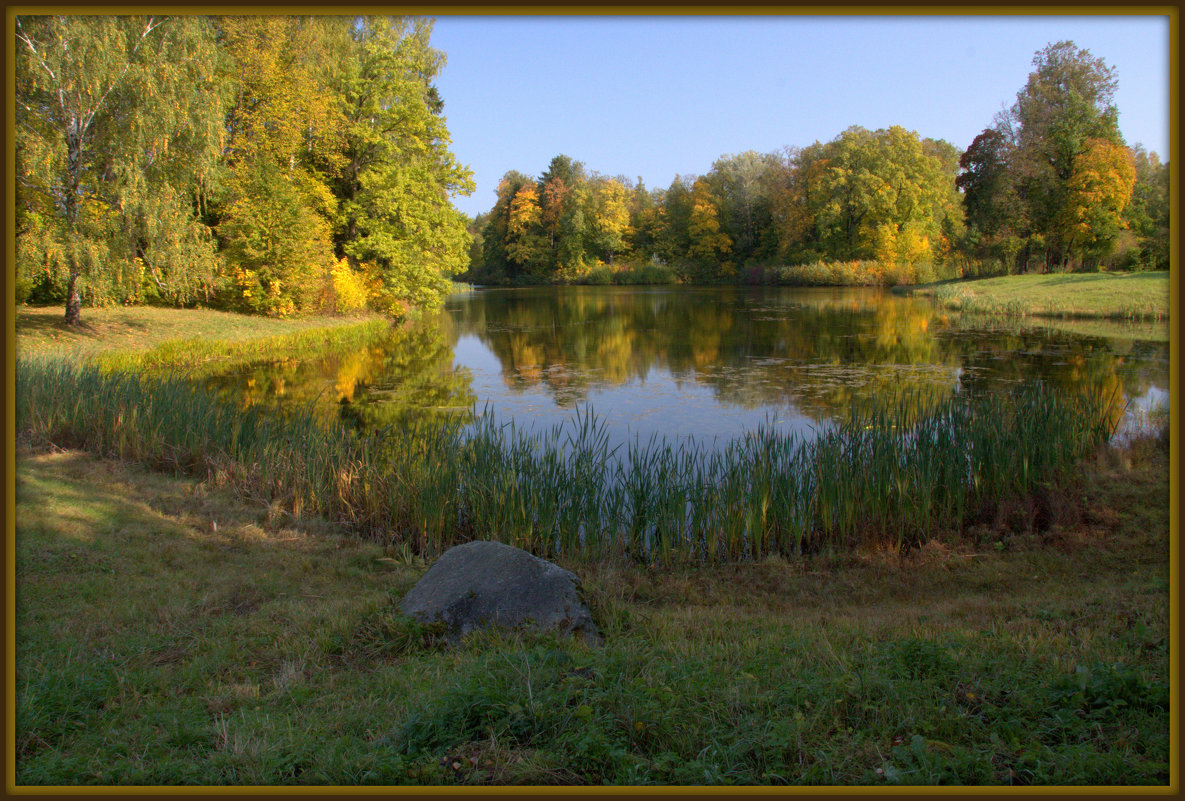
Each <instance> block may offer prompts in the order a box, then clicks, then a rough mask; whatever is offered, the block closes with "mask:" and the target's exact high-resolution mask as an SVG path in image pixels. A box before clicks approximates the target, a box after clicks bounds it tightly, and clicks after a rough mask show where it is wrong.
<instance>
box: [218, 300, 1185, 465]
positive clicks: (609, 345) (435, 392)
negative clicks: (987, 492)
mask: <svg viewBox="0 0 1185 801" xmlns="http://www.w3.org/2000/svg"><path fill="white" fill-rule="evenodd" d="M1067 328H1069V329H1074V330H1066V329H1067ZM1166 328H1167V324H1166ZM1083 331H1085V333H1083ZM1146 331H1147V327H1144V328H1143V329H1133V328H1130V327H1125V326H1121V325H1118V324H1111V325H1089V326H1083V325H1081V324H1079V325H1065V326H1061V327H1052V328H1050V327H1037V326H1034V325H1032V324H1031V323H1030V324H1028V325H1024V326H1022V325H1018V324H1016V323H1003V322H1001V321H999V320H988V319H985V318H975V319H972V318H964V317H961V316H959V315H958V314H949V313H946V312H943V311H941V310H938V309H936V308H935V307H934V306H933V305H932V304H931V303H930V302H929V301H927V300H925V299H914V298H906V297H898V296H895V295H893V294H891V293H888V292H884V291H881V290H864V289H857V290H853V289H843V290H834V289H787V288H771V289H738V288H685V287H678V288H673V287H672V288H668V287H663V288H627V287H540V288H527V289H489V290H477V291H474V292H470V293H467V294H463V295H457V296H454V297H453V298H451V299H450V300H449V302H448V303H447V304H446V308H445V310H444V311H443V312H442V313H441V314H440V316H439V318H438V319H432V320H426V321H424V322H422V323H420V324H417V325H415V326H405V327H403V328H399V329H394V330H392V331H391V332H390V334H389V335H387V336H386V337H383V338H381V339H379V340H377V341H375V342H372V343H371V344H370V345H368V346H367V347H365V348H360V349H355V350H350V351H346V352H328V353H322V354H317V353H310V354H309V355H308V358H307V359H303V360H299V361H291V362H286V363H283V364H279V365H261V366H257V367H253V368H251V369H248V370H243V371H239V372H236V373H234V374H232V375H224V376H219V377H217V378H214V379H210V384H211V385H212V386H215V387H217V388H219V389H220V390H221V391H223V392H226V393H228V394H231V395H232V396H234V397H236V398H237V399H239V400H240V401H241V402H242V403H244V404H247V403H256V402H261V401H269V400H280V401H282V402H287V403H299V404H314V405H315V406H316V407H317V408H318V409H320V410H321V411H322V413H323V414H325V415H336V416H341V417H343V418H346V419H349V420H352V421H355V422H357V423H358V424H360V425H363V426H383V425H391V424H397V423H400V422H401V421H404V420H407V419H410V418H413V417H423V416H429V417H440V416H450V415H456V414H461V413H464V412H467V411H468V410H469V409H471V408H476V409H477V411H478V412H481V411H483V410H485V411H488V412H489V413H492V414H494V415H496V417H497V418H498V419H499V420H507V419H511V418H513V419H514V420H515V422H516V424H517V425H519V426H530V425H535V426H548V427H549V426H551V425H554V424H557V423H562V422H563V421H565V420H568V419H570V418H571V417H572V416H573V413H574V411H575V410H576V409H577V408H580V409H584V408H587V407H591V408H592V409H593V410H594V411H595V412H596V414H597V416H598V417H599V418H601V419H603V420H604V421H605V423H606V425H607V428H608V431H609V434H610V437H611V440H612V441H613V442H614V443H620V442H623V441H626V440H632V439H634V438H641V439H642V440H648V439H649V438H650V437H652V436H658V437H664V436H665V437H668V438H675V437H684V436H695V437H696V438H697V439H702V440H711V439H713V438H715V439H717V440H718V441H719V440H724V439H731V438H733V437H735V436H738V435H740V434H742V433H743V432H744V431H746V430H750V429H753V428H755V427H756V426H757V425H759V424H761V423H762V422H767V423H769V424H770V425H773V426H776V427H777V428H779V429H781V430H794V431H800V432H802V433H809V432H810V431H811V430H813V429H816V428H818V427H820V426H825V425H827V424H828V421H829V420H830V419H831V417H832V416H833V415H836V414H837V413H842V412H843V410H844V409H846V408H847V407H848V406H850V405H851V404H852V403H856V402H860V401H864V400H874V399H877V398H882V397H886V396H890V395H891V396H893V397H897V396H899V395H900V394H901V393H905V394H906V396H907V397H912V398H925V397H944V396H949V395H950V394H952V393H956V392H967V391H992V390H996V389H999V388H1001V387H1006V386H1008V385H1009V384H1013V383H1016V382H1024V381H1031V380H1034V379H1041V380H1044V381H1046V382H1047V383H1050V384H1053V385H1055V386H1059V387H1064V388H1065V389H1066V390H1068V391H1072V390H1076V389H1078V388H1081V387H1084V386H1086V385H1090V384H1095V383H1098V384H1101V385H1102V386H1103V387H1104V388H1105V390H1106V391H1107V392H1108V394H1111V393H1114V394H1115V397H1116V412H1115V414H1116V419H1117V420H1118V419H1119V415H1120V414H1121V412H1122V410H1123V408H1125V407H1127V408H1128V410H1129V411H1128V416H1129V419H1131V418H1132V409H1144V408H1148V407H1150V406H1153V405H1157V404H1163V405H1165V406H1167V403H1168V377H1169V351H1168V345H1167V343H1166V342H1163V341H1161V342H1155V341H1148V340H1145V339H1141V338H1140V336H1141V335H1145V336H1146ZM1129 401H1130V402H1131V404H1130V405H1129V403H1128V402H1129Z"/></svg>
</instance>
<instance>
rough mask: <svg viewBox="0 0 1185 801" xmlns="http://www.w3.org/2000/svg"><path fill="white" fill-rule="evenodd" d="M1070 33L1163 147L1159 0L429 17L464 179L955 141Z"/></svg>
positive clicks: (657, 175)
mask: <svg viewBox="0 0 1185 801" xmlns="http://www.w3.org/2000/svg"><path fill="white" fill-rule="evenodd" d="M1062 39H1069V40H1072V41H1074V42H1075V43H1076V44H1077V45H1078V46H1079V47H1083V48H1086V49H1087V50H1089V51H1090V52H1091V53H1092V54H1093V55H1094V56H1097V57H1101V58H1103V59H1104V60H1105V61H1106V62H1107V63H1108V64H1109V65H1111V66H1113V67H1115V68H1116V71H1117V74H1118V78H1119V89H1118V92H1117V94H1116V105H1117V106H1118V108H1119V114H1120V116H1119V125H1120V129H1121V130H1122V131H1123V134H1124V138H1125V139H1126V140H1127V142H1128V144H1135V143H1137V142H1139V143H1142V144H1143V145H1144V146H1145V147H1146V148H1148V149H1149V150H1154V151H1156V152H1157V153H1159V154H1160V155H1161V158H1162V160H1167V159H1168V158H1169V141H1170V129H1169V91H1170V85H1169V21H1168V17H1167V16H1134V15H1133V16H1108V17H1104V16H1056V17H1046V16H1011V17H976V16H941V17H939V16H918V17H909V16H875V17H863V16H833V17H809V16H770V15H765V16H732V17H721V16H713V17H706V16H695V17H688V16H548V17H528V16H449V15H445V14H443V13H441V14H438V15H437V16H436V26H435V29H434V32H433V35H432V44H433V46H434V47H436V48H437V49H440V50H443V51H444V52H445V53H446V54H447V55H448V65H447V66H446V67H445V69H444V72H443V74H442V75H441V76H440V78H439V80H438V81H437V85H438V87H439V89H440V93H441V96H442V97H443V98H444V101H445V114H446V116H447V118H448V127H449V131H450V133H451V135H452V138H453V152H454V153H455V154H456V156H457V158H458V160H459V161H460V162H461V163H463V164H466V165H468V166H469V167H470V168H471V169H472V170H473V172H474V177H475V179H476V182H477V191H476V192H474V193H473V195H472V196H470V197H468V198H466V197H458V198H455V202H456V204H457V206H458V208H460V209H461V210H463V211H465V212H466V213H467V214H470V215H475V214H477V213H478V212H482V211H487V210H489V208H490V207H491V206H492V205H493V203H494V199H495V196H494V190H495V187H496V186H497V184H498V181H499V180H500V179H501V177H502V175H503V174H504V173H506V172H507V171H508V170H511V169H516V170H519V171H521V172H523V173H526V174H528V175H535V176H538V175H539V174H540V173H541V172H543V171H544V170H545V169H546V168H547V164H548V162H549V161H550V160H551V158H552V157H553V156H555V155H557V154H560V153H564V154H566V155H569V156H571V157H572V158H574V159H576V160H578V161H582V162H584V163H585V165H586V167H587V168H588V169H589V170H595V171H597V172H600V173H604V174H606V175H625V176H627V177H629V178H631V179H637V178H638V177H641V178H642V179H643V180H644V181H645V183H646V185H647V186H648V187H651V188H655V187H664V188H665V187H666V186H669V185H670V182H671V180H672V179H674V177H675V176H676V175H678V174H682V175H689V174H703V173H706V172H708V171H709V170H710V169H711V166H712V162H713V161H715V160H716V159H717V158H719V157H720V156H722V155H725V154H730V153H739V152H742V151H745V150H756V151H758V152H762V153H768V152H773V151H776V150H780V149H781V148H782V147H784V146H787V145H790V146H800V147H801V146H805V145H809V144H811V143H813V142H815V141H823V142H826V141H830V140H831V139H834V138H835V137H836V136H838V135H839V133H840V132H842V131H843V130H844V129H845V128H847V127H849V126H852V125H862V126H864V127H865V128H869V129H877V128H885V127H888V126H890V125H901V126H903V127H905V128H907V129H909V130H913V131H917V133H918V134H919V135H920V136H923V137H930V138H933V139H945V140H947V141H948V142H950V143H952V144H954V145H956V146H957V147H958V148H959V149H960V150H962V149H965V148H966V147H967V146H968V145H969V144H971V141H972V139H974V138H975V136H976V135H977V134H978V133H979V132H980V131H982V130H983V129H984V128H986V127H987V126H989V125H990V124H991V122H992V118H993V116H994V115H995V114H996V112H998V111H999V110H1000V109H1001V108H1002V107H1004V106H1006V105H1011V104H1012V102H1013V101H1014V100H1015V99H1016V93H1017V91H1018V90H1020V89H1021V87H1023V86H1024V84H1025V81H1026V80H1027V78H1028V75H1029V73H1030V72H1031V71H1032V69H1033V65H1032V60H1033V56H1034V54H1035V53H1036V52H1037V51H1038V50H1040V49H1042V48H1043V47H1045V45H1047V44H1049V43H1052V42H1056V41H1059V40H1062Z"/></svg>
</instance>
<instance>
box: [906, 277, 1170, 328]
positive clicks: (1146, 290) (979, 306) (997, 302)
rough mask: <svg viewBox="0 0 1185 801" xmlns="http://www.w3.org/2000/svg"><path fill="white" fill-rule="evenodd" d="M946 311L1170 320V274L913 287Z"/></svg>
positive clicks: (1007, 279)
mask: <svg viewBox="0 0 1185 801" xmlns="http://www.w3.org/2000/svg"><path fill="white" fill-rule="evenodd" d="M902 291H907V292H911V293H913V294H917V295H922V296H928V297H933V298H934V299H935V300H936V301H938V302H939V303H940V304H942V305H943V306H945V307H946V308H950V309H957V310H961V311H965V312H973V313H984V314H1004V315H1013V316H1030V315H1031V316H1038V317H1066V318H1075V317H1081V318H1107V319H1115V320H1164V321H1166V322H1167V320H1168V319H1169V273H1167V272H1147V273H1088V274H1074V273H1065V274H1062V273H1055V274H1049V275H1009V276H1002V277H998V278H983V279H977V280H972V281H952V282H946V283H941V284H933V285H930V286H917V287H913V288H911V289H903V290H902Z"/></svg>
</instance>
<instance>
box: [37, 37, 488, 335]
mask: <svg viewBox="0 0 1185 801" xmlns="http://www.w3.org/2000/svg"><path fill="white" fill-rule="evenodd" d="M431 32H432V23H431V22H430V21H428V20H423V19H406V18H396V17H319V16H318V17H300V16H237V17H200V16H176V17H173V16H68V15H27V16H26V15H22V16H20V17H18V18H17V20H16V46H17V47H16V50H17V92H16V94H17V103H16V106H17V108H16V111H17V115H16V116H17V164H18V169H17V173H18V187H17V218H18V229H17V238H18V242H17V245H18V265H17V274H18V284H19V287H20V293H21V294H22V295H24V296H33V297H35V298H37V299H42V300H58V301H61V300H65V301H66V306H67V315H66V316H67V320H68V321H70V322H77V321H78V319H79V314H80V311H79V310H80V308H81V305H82V303H83V300H84V299H85V300H86V301H87V302H90V303H103V302H112V301H114V302H138V301H142V300H158V301H162V302H168V303H175V304H187V303H193V302H197V301H201V302H205V303H212V304H218V305H222V306H224V307H228V308H233V309H240V310H246V311H256V312H262V313H266V314H272V315H287V314H292V313H298V312H301V311H306V310H314V309H316V310H323V311H337V310H345V309H346V308H355V307H357V305H358V302H359V298H364V302H365V303H368V304H369V305H371V306H373V307H375V308H378V309H382V310H387V311H402V310H406V309H409V308H411V307H426V306H432V305H435V304H438V303H439V302H440V301H441V300H442V298H443V297H444V295H445V293H446V292H447V290H448V286H449V279H450V278H451V277H452V276H454V275H456V274H457V273H458V272H460V271H461V270H463V269H464V268H465V266H466V265H467V263H468V250H469V244H470V235H469V234H468V232H467V230H466V227H467V225H468V222H469V221H468V219H467V218H466V217H465V216H464V215H463V214H461V213H460V212H459V211H458V210H457V209H456V208H455V207H454V206H453V205H452V202H451V198H452V197H453V196H455V195H457V194H468V193H470V192H472V190H473V179H472V174H471V173H470V171H469V170H468V169H467V168H466V167H464V166H462V165H460V164H459V163H458V162H457V160H456V158H455V157H454V156H453V154H452V153H451V151H450V149H449V147H450V138H449V134H448V130H447V127H446V122H445V117H444V114H443V102H442V100H441V98H440V96H439V93H438V92H437V90H436V88H435V86H434V83H433V82H434V80H435V79H436V77H437V76H438V75H439V72H440V70H441V69H442V67H443V66H444V61H445V58H444V54H443V53H441V52H440V51H438V50H435V49H434V48H432V47H431V45H430V37H431Z"/></svg>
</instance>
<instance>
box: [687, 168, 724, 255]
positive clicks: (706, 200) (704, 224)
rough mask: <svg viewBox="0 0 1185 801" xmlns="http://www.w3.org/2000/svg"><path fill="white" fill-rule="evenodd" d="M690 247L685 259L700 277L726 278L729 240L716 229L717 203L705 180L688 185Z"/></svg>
mask: <svg viewBox="0 0 1185 801" xmlns="http://www.w3.org/2000/svg"><path fill="white" fill-rule="evenodd" d="M687 236H688V238H689V239H690V244H689V246H688V248H687V258H688V259H689V260H690V261H691V262H693V263H694V264H696V265H698V266H699V268H700V273H701V274H702V275H711V274H713V273H715V274H718V275H727V274H729V273H731V272H732V269H733V264H732V263H731V262H729V261H727V259H728V257H729V255H731V253H732V240H731V239H729V237H728V234H726V233H724V232H723V231H722V230H721V227H720V203H719V200H718V199H717V198H716V197H715V195H714V194H713V193H712V188H711V185H710V184H709V183H708V180H707V179H706V178H697V179H696V181H695V183H694V184H692V186H691V213H690V215H689V219H688V222H687Z"/></svg>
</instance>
